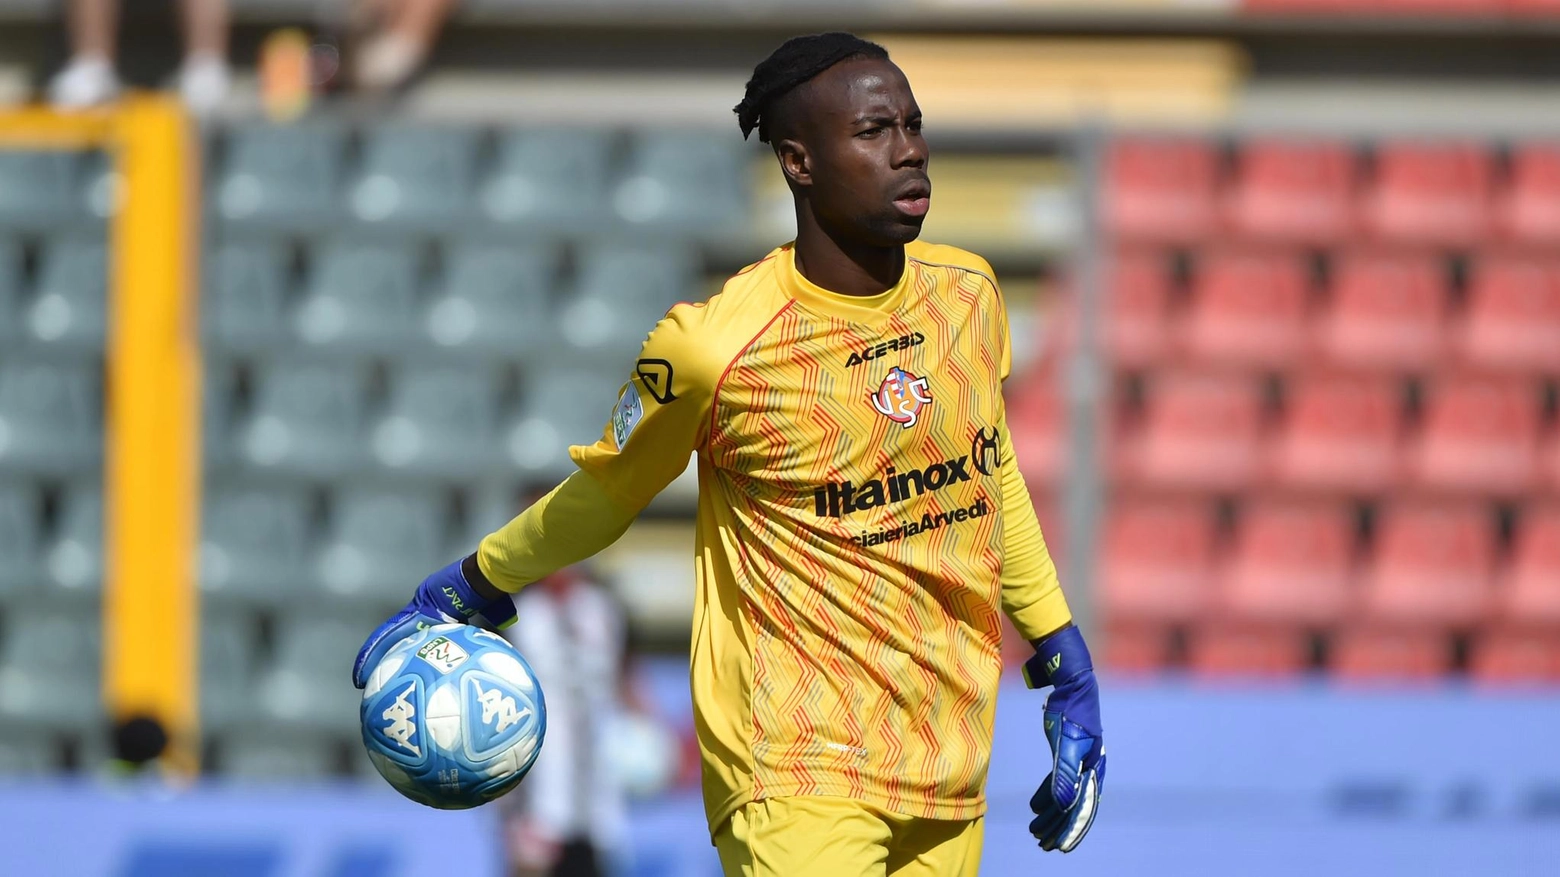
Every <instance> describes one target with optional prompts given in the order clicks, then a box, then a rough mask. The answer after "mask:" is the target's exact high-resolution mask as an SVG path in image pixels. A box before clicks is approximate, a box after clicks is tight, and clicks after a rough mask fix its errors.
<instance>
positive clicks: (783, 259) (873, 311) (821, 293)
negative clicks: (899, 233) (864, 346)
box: [775, 242, 915, 324]
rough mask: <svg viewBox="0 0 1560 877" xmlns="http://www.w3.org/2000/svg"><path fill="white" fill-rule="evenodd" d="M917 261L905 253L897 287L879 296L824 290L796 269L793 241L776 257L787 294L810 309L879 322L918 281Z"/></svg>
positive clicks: (832, 315)
mask: <svg viewBox="0 0 1560 877" xmlns="http://www.w3.org/2000/svg"><path fill="white" fill-rule="evenodd" d="M914 261H915V260H914V259H912V258H910V254H909V253H908V252H907V253H905V267H904V270H903V272H902V273H901V274H900V275H899V280H898V282H896V283H895V284H894V285H893V286H891V287H889V288H888V289H886V290H884V291H883V292H880V293H878V294H877V295H845V294H843V293H839V292H834V291H832V290H828V289H824V288H823V287H821V286H819V285H818V284H816V283H813V282H812V281H811V280H808V279H807V278H806V277H804V276H802V272H800V271H798V270H797V269H796V245H795V243H794V242H793V243H789V244H786V245H785V246H783V247H781V248H780V251H779V253H778V254H777V256H776V263H777V264H776V266H775V268H776V270H775V274H776V276H777V278H778V279H779V282H780V286H781V288H782V289H784V290H785V292H786V294H787V295H789V296H790V297H791V298H794V299H796V300H797V301H799V302H801V303H802V304H803V305H806V306H807V307H808V308H809V309H810V310H813V311H816V312H818V313H821V314H826V315H828V316H831V317H839V318H840V319H844V320H849V321H851V322H854V323H867V324H876V323H881V322H882V321H884V320H886V319H888V317H889V316H890V315H892V314H893V313H894V312H895V311H896V310H898V309H899V306H900V304H902V303H903V302H904V300H905V295H906V293H907V291H908V290H909V289H910V287H911V286H913V285H914V283H915V268H914V267H913V265H912V263H913V262H914Z"/></svg>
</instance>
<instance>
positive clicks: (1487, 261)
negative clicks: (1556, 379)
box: [1458, 256, 1560, 373]
mask: <svg viewBox="0 0 1560 877" xmlns="http://www.w3.org/2000/svg"><path fill="white" fill-rule="evenodd" d="M1461 329H1462V331H1461V332H1460V333H1459V334H1458V342H1459V345H1460V347H1461V353H1462V355H1463V356H1464V357H1465V358H1466V359H1467V360H1468V361H1469V362H1472V363H1476V364H1478V365H1481V366H1488V367H1491V368H1500V369H1516V370H1527V371H1542V372H1549V373H1555V372H1560V259H1542V258H1537V257H1525V256H1486V257H1484V258H1482V259H1480V260H1479V261H1478V262H1477V263H1475V265H1474V270H1473V276H1472V278H1471V281H1470V283H1469V291H1468V316H1467V319H1466V320H1464V322H1463V324H1462V327H1461Z"/></svg>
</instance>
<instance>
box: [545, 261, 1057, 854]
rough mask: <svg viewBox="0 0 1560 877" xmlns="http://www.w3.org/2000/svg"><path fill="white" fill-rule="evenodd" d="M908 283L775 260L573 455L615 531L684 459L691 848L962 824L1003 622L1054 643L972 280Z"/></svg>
mask: <svg viewBox="0 0 1560 877" xmlns="http://www.w3.org/2000/svg"><path fill="white" fill-rule="evenodd" d="M905 262H906V264H905V269H904V272H903V276H902V277H901V278H900V280H899V282H898V283H897V284H895V286H894V287H893V288H892V289H889V290H888V291H886V292H884V293H882V294H881V295H877V296H872V297H867V298H863V297H857V296H846V295H840V294H836V293H833V292H830V291H828V290H825V289H822V288H820V287H818V286H816V285H814V284H812V283H810V282H809V281H808V280H807V279H806V278H805V277H803V276H802V275H801V273H800V272H798V271H797V269H796V265H795V260H794V254H793V251H792V249H791V247H790V246H789V245H787V246H784V247H781V248H779V249H777V250H775V251H774V252H772V253H770V254H769V255H768V256H767V257H765V258H764V259H763V260H762V261H760V262H757V263H756V264H754V265H751V266H749V267H748V268H746V269H744V270H743V271H741V272H740V273H738V274H737V275H736V276H735V277H733V278H732V279H731V280H730V281H728V282H727V283H726V285H725V287H724V289H723V290H722V291H721V292H720V293H718V294H716V295H714V296H712V297H711V298H710V299H709V300H708V301H705V302H699V303H693V304H681V305H678V306H676V307H674V308H673V309H672V310H671V311H670V312H669V313H668V314H667V316H666V317H665V319H663V320H662V321H661V322H660V323H658V324H657V325H656V326H655V328H654V330H653V331H652V332H651V333H650V336H649V339H648V340H647V341H646V342H645V345H644V348H643V351H642V352H641V354H640V358H639V360H638V363H637V365H636V367H635V374H634V376H633V379H632V380H631V381H630V382H629V383H628V384H627V385H626V386H625V388H624V389H623V391H622V394H621V395H620V397H619V399H618V402H617V405H616V407H615V409H614V410H613V412H612V416H611V419H610V422H609V423H608V425H607V428H606V430H605V434H604V435H603V437H602V439H601V440H600V441H598V442H597V443H596V444H594V445H590V446H588V447H584V446H582V447H575V448H572V449H571V455H572V456H573V458H574V460H575V462H576V463H577V464H578V465H579V467H580V469H582V470H583V471H584V472H585V473H587V474H589V475H590V476H593V478H594V479H595V481H596V482H598V483H599V485H600V486H601V488H602V490H603V491H604V492H605V493H606V494H607V496H609V497H611V498H612V499H613V500H614V501H616V502H617V503H618V504H620V505H622V506H623V507H625V508H628V509H635V510H637V509H640V508H643V507H644V506H645V504H647V503H648V502H649V501H650V499H651V498H652V497H653V496H655V494H657V493H658V492H659V491H660V490H661V489H662V488H664V487H665V486H666V485H667V484H668V483H669V482H671V481H672V479H674V478H676V477H677V476H678V475H679V474H680V473H681V472H682V470H683V469H684V468H686V466H687V462H688V459H689V457H690V454H691V453H693V452H697V459H698V467H699V472H698V474H699V503H698V523H697V529H698V536H697V548H696V558H695V565H696V581H697V590H698V593H697V598H696V603H695V607H696V608H695V615H694V623H693V646H692V658H691V663H692V667H691V675H692V688H693V700H694V708H695V716H696V721H697V729H698V736H699V743H700V748H701V751H702V755H703V762H704V763H703V768H704V771H703V775H704V793H705V795H704V797H705V803H706V807H707V810H708V816H709V818H710V822H711V826H712V830H714V829H715V828H717V827H718V826H719V825H720V824H722V823H723V821H724V820H725V819H727V818H728V817H729V815H730V814H731V812H732V811H733V810H734V809H735V808H737V807H739V806H741V805H742V804H744V803H746V802H748V801H750V800H754V799H760V798H767V797H777V796H786V795H842V796H848V797H852V798H856V799H860V800H863V801H867V802H871V803H873V804H877V805H879V806H881V807H883V808H885V809H888V810H890V811H894V812H898V813H904V814H908V815H912V816H921V817H925V818H931V819H969V818H973V817H975V816H978V815H980V814H982V813H983V812H984V810H985V798H984V791H983V790H984V787H985V778H986V768H987V762H988V760H989V757H990V750H991V733H992V719H993V714H994V710H995V704H996V694H997V680H998V674H999V671H1000V669H1001V660H1000V657H999V646H1000V639H1001V628H1000V615H999V612H1000V611H1002V610H1003V609H1006V610H1007V612H1008V613H1009V615H1010V616H1012V617H1013V619H1014V621H1015V623H1016V624H1017V626H1018V629H1019V631H1020V632H1021V633H1023V634H1024V635H1025V636H1029V637H1038V636H1040V635H1042V634H1045V633H1049V632H1050V631H1052V630H1054V629H1056V628H1058V627H1060V626H1062V625H1063V624H1065V623H1066V622H1067V621H1068V620H1069V617H1070V616H1069V614H1068V609H1067V605H1066V601H1065V599H1064V598H1063V597H1062V594H1061V591H1060V589H1059V588H1058V587H1057V583H1056V576H1055V571H1054V568H1053V567H1052V565H1051V562H1050V558H1049V556H1048V554H1047V553H1046V551H1045V547H1044V543H1043V541H1041V536H1040V530H1039V525H1038V523H1036V520H1035V514H1034V509H1033V507H1032V506H1031V505H1030V501H1029V496H1028V493H1027V491H1026V490H1025V488H1024V484H1023V481H1022V479H1021V478H1020V477H1019V475H1018V470H1017V466H1016V463H1015V461H1014V459H1013V452H1012V445H1011V443H1010V441H1009V437H1008V434H1007V427H1006V423H1005V415H1004V409H1003V400H1002V381H1003V379H1004V378H1006V377H1007V373H1008V370H1009V365H1010V361H1011V356H1010V345H1009V337H1008V329H1007V318H1006V312H1005V310H1004V306H1003V301H1002V297H1001V294H1000V292H999V291H998V288H997V284H996V281H995V280H994V279H993V277H992V272H991V268H990V266H988V265H987V264H986V262H985V261H984V260H982V259H981V258H980V257H978V256H975V255H973V254H971V253H968V252H965V251H963V250H959V249H956V248H953V247H946V246H937V245H933V244H924V243H916V244H911V245H910V246H908V247H907V248H906V260H905ZM1036 734H1037V735H1038V734H1039V731H1038V730H1037V731H1036Z"/></svg>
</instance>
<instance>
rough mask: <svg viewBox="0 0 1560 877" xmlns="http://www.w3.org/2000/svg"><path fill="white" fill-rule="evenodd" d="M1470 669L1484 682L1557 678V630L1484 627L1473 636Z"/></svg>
mask: <svg viewBox="0 0 1560 877" xmlns="http://www.w3.org/2000/svg"><path fill="white" fill-rule="evenodd" d="M1469 669H1470V670H1471V671H1472V673H1473V676H1474V678H1476V679H1479V680H1481V681H1484V682H1540V683H1549V684H1553V683H1555V682H1560V632H1557V631H1554V630H1549V631H1542V630H1534V629H1531V628H1521V627H1518V628H1505V627H1495V628H1491V629H1489V630H1486V631H1484V632H1482V633H1481V634H1479V636H1478V637H1477V638H1476V639H1475V640H1474V643H1473V653H1472V655H1471V659H1470V661H1469Z"/></svg>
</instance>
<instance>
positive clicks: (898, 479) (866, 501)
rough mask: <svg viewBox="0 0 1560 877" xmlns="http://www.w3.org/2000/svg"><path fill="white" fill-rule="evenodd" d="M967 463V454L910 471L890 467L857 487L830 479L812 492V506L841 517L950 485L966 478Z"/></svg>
mask: <svg viewBox="0 0 1560 877" xmlns="http://www.w3.org/2000/svg"><path fill="white" fill-rule="evenodd" d="M969 463H970V458H969V457H959V458H957V459H953V460H944V461H942V462H941V463H933V464H932V465H930V466H927V467H926V468H925V469H912V470H910V471H909V472H896V471H895V470H894V467H893V466H889V467H888V471H887V472H885V473H884V474H883V477H882V478H874V479H872V480H871V481H865V482H862V484H861V485H860V486H859V487H858V486H857V485H856V484H855V483H854V482H851V481H830V482H829V483H828V484H826V485H824V486H823V487H820V488H818V489H817V490H814V491H813V509H814V510H815V511H816V512H817V513H818V517H820V518H840V517H844V516H845V515H848V514H850V513H851V512H854V511H859V510H861V509H870V508H877V507H878V506H880V505H885V504H887V503H891V502H904V501H905V500H907V499H910V498H912V497H917V496H920V495H921V494H923V493H936V492H937V491H939V490H942V489H943V488H944V487H947V486H948V485H950V484H958V483H960V482H962V481H969V480H970V469H969Z"/></svg>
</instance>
